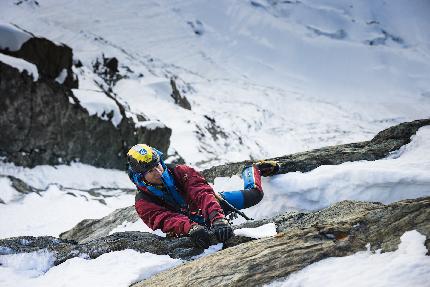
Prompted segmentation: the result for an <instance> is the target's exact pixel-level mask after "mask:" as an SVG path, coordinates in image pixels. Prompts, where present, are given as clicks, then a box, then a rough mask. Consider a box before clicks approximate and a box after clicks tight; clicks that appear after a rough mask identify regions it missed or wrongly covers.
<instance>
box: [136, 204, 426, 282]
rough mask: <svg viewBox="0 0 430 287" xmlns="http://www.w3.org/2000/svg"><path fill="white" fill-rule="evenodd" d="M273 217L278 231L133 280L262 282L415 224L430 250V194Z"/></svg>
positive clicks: (384, 241) (375, 243) (385, 246)
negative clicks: (414, 198)
mask: <svg viewBox="0 0 430 287" xmlns="http://www.w3.org/2000/svg"><path fill="white" fill-rule="evenodd" d="M273 220H274V222H275V223H276V225H277V226H278V232H279V233H278V235H277V236H275V237H271V238H265V239H260V240H254V241H251V242H247V243H243V244H239V245H236V246H234V247H230V248H227V249H225V250H222V251H219V252H217V253H215V254H212V255H209V256H206V257H203V258H201V259H197V260H195V261H192V262H189V263H186V264H184V265H181V266H178V267H176V268H174V269H171V270H168V271H165V272H162V273H158V274H156V275H155V276H153V277H151V278H149V279H147V280H145V281H142V282H140V283H137V284H135V285H133V286H134V287H137V286H262V285H263V284H267V283H270V282H272V281H274V280H276V279H279V278H283V277H286V276H288V275H289V274H291V273H292V272H295V271H298V270H300V269H303V268H304V267H306V266H308V265H309V264H312V263H314V262H317V261H319V260H322V259H324V258H327V257H339V256H347V255H351V254H353V253H355V252H357V251H361V250H365V249H366V247H365V246H366V244H367V243H370V244H371V247H372V249H373V250H374V249H379V248H382V250H383V251H392V250H395V249H396V248H397V245H398V244H399V243H400V239H399V238H400V236H401V235H402V234H403V233H404V232H406V231H409V230H412V229H416V230H417V231H418V232H420V233H421V234H424V235H425V236H426V237H427V240H426V242H425V244H426V247H427V250H430V198H429V197H427V198H421V199H416V200H405V201H400V202H397V203H394V204H390V205H388V206H385V205H382V204H376V203H363V202H351V201H345V202H341V203H338V204H335V205H334V206H332V207H330V208H327V209H324V210H321V211H319V212H313V213H309V214H302V213H297V214H292V215H291V214H286V215H284V216H281V217H278V218H274V219H273ZM226 266H229V267H231V268H226Z"/></svg>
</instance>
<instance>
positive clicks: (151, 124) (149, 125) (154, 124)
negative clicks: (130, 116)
mask: <svg viewBox="0 0 430 287" xmlns="http://www.w3.org/2000/svg"><path fill="white" fill-rule="evenodd" d="M135 126H136V127H137V128H146V129H147V130H155V129H158V128H164V127H166V126H165V125H164V124H163V123H162V122H159V121H144V122H137V123H136V124H135Z"/></svg>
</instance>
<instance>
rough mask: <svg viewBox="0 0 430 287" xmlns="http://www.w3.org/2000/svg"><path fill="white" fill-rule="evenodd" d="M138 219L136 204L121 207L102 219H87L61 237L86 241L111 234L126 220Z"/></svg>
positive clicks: (81, 241)
mask: <svg viewBox="0 0 430 287" xmlns="http://www.w3.org/2000/svg"><path fill="white" fill-rule="evenodd" d="M138 220H141V219H140V218H139V216H138V215H137V213H136V210H135V209H134V206H129V207H125V208H120V209H117V210H115V211H114V212H112V213H111V214H109V215H107V216H105V217H103V218H101V219H85V220H83V221H81V222H79V223H78V224H77V225H76V226H75V227H73V228H72V229H70V230H68V231H66V232H63V233H61V234H60V238H61V239H64V240H74V241H77V242H79V243H86V242H89V241H91V240H94V239H98V238H101V237H105V236H107V235H109V233H110V232H111V231H112V230H113V229H114V228H116V227H117V226H119V225H121V224H122V223H123V222H124V221H127V222H136V221H138ZM142 224H143V223H142Z"/></svg>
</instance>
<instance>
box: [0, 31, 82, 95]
mask: <svg viewBox="0 0 430 287" xmlns="http://www.w3.org/2000/svg"><path fill="white" fill-rule="evenodd" d="M0 52H1V53H3V54H6V55H10V56H13V57H16V58H21V59H24V60H26V61H28V62H30V63H33V64H35V65H36V67H37V70H38V72H39V75H40V77H41V78H42V79H45V80H51V81H55V80H56V79H57V78H58V77H59V76H60V78H62V79H61V81H60V80H58V81H59V82H61V84H63V85H64V86H65V87H68V88H78V79H77V78H76V77H75V76H74V74H73V71H72V65H73V52H72V49H71V48H70V47H69V46H67V45H64V44H58V45H57V44H55V43H53V42H51V41H49V40H48V39H45V38H39V37H34V36H33V37H32V38H30V39H29V40H28V41H26V42H25V43H24V44H23V45H22V46H21V48H20V49H19V50H18V51H8V50H0ZM61 74H63V75H61Z"/></svg>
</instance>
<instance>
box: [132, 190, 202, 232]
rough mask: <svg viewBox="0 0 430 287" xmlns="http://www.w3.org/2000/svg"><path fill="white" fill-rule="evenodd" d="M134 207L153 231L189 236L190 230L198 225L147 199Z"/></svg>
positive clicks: (137, 202) (140, 200) (139, 201)
mask: <svg viewBox="0 0 430 287" xmlns="http://www.w3.org/2000/svg"><path fill="white" fill-rule="evenodd" d="M134 207H135V209H136V211H137V213H138V214H139V217H140V218H142V220H143V222H145V224H146V225H148V226H149V228H151V229H152V230H157V229H161V231H163V232H164V233H173V234H175V235H187V234H188V231H189V230H190V228H191V227H192V226H193V225H195V224H196V223H193V222H191V221H190V220H189V218H188V217H187V216H185V215H183V214H179V213H176V212H173V211H171V210H168V209H166V208H164V207H162V206H160V205H157V204H155V203H153V202H150V201H148V200H145V199H139V200H137V201H136V202H135V205H134Z"/></svg>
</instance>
